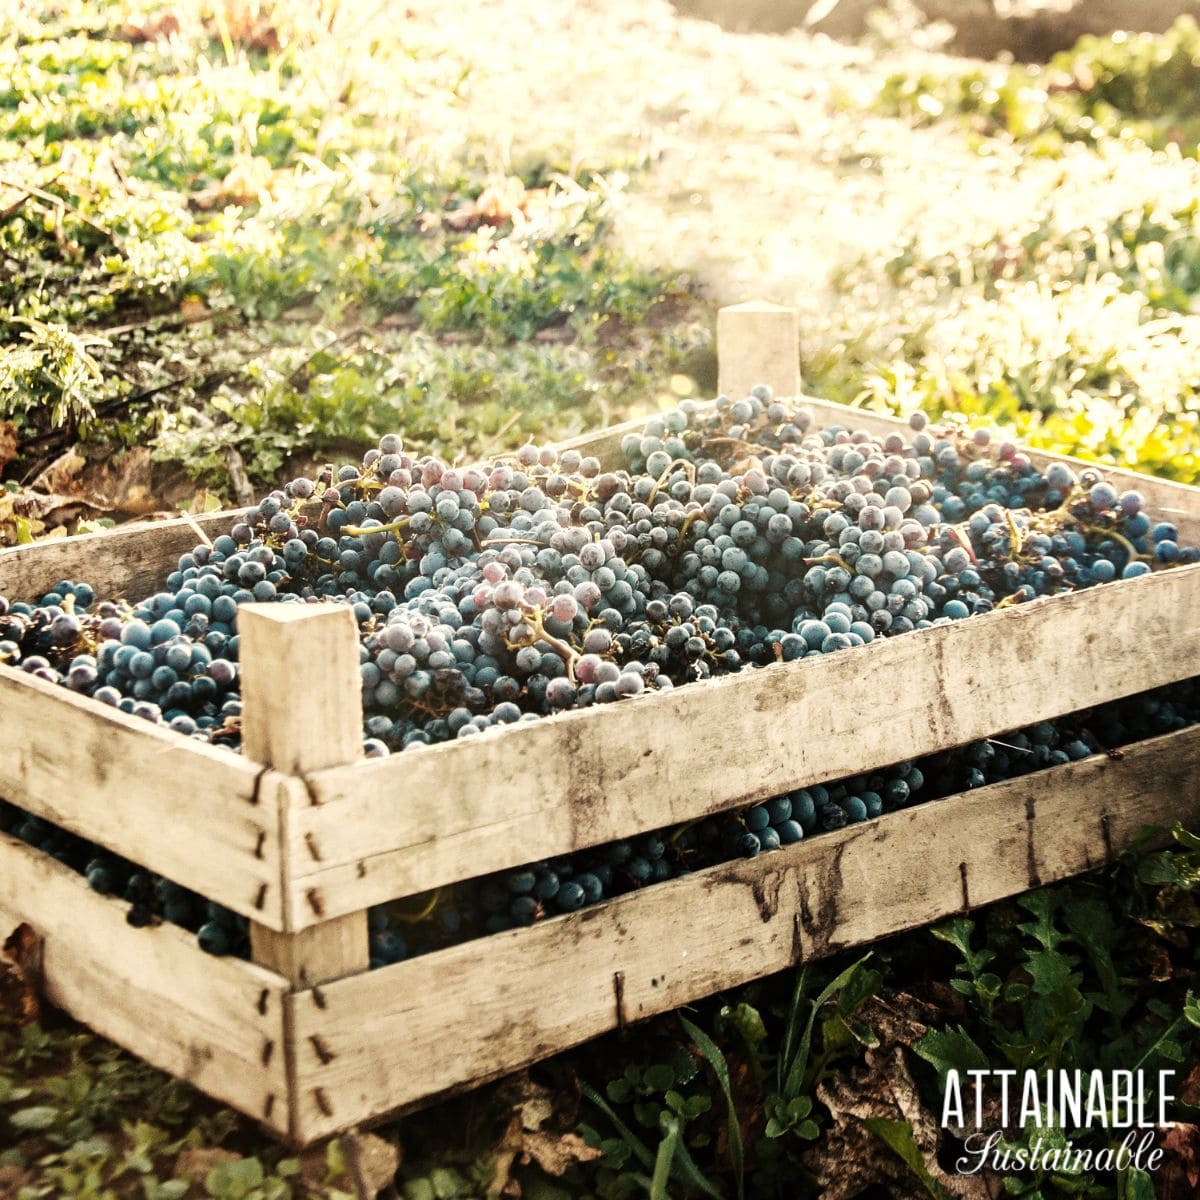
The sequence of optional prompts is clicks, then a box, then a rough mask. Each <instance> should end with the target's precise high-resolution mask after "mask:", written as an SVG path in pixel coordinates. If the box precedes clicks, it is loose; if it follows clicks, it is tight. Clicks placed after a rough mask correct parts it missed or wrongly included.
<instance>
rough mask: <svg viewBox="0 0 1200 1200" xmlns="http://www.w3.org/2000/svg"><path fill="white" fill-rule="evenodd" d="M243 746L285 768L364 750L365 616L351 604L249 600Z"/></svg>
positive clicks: (242, 626) (354, 756)
mask: <svg viewBox="0 0 1200 1200" xmlns="http://www.w3.org/2000/svg"><path fill="white" fill-rule="evenodd" d="M238 634H239V636H240V638H241V644H240V646H239V660H240V663H241V695H242V752H243V753H244V754H245V755H246V757H247V758H250V759H253V760H254V761H255V762H259V763H263V764H265V765H266V766H270V767H274V768H275V769H276V770H277V771H282V772H283V773H284V774H285V775H300V774H303V773H304V772H306V771H316V770H319V769H320V768H321V767H329V766H334V765H335V764H341V763H352V762H355V761H356V760H358V759H359V758H361V757H362V752H363V749H362V744H363V718H362V681H361V680H360V678H359V672H358V622H357V621H356V620H355V619H354V611H353V609H351V608H350V606H349V605H348V604H279V603H275V604H243V605H241V606H240V607H239V608H238Z"/></svg>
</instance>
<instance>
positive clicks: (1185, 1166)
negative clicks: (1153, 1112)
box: [1158, 1125, 1200, 1200]
mask: <svg viewBox="0 0 1200 1200" xmlns="http://www.w3.org/2000/svg"><path fill="white" fill-rule="evenodd" d="M1160 1146H1161V1149H1162V1151H1163V1162H1162V1167H1161V1168H1160V1170H1159V1171H1158V1197H1159V1200H1194V1197H1195V1196H1196V1194H1197V1191H1200V1125H1175V1126H1173V1127H1172V1128H1171V1129H1168V1130H1167V1132H1166V1136H1165V1137H1164V1138H1163V1140H1162V1142H1161V1143H1160Z"/></svg>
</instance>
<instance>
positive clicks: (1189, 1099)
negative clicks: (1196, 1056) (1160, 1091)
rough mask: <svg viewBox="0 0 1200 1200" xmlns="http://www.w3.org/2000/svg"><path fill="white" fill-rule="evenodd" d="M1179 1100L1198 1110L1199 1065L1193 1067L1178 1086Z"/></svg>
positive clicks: (1199, 1102) (1199, 1106) (1199, 1099)
mask: <svg viewBox="0 0 1200 1200" xmlns="http://www.w3.org/2000/svg"><path fill="white" fill-rule="evenodd" d="M1179 1099H1180V1100H1181V1101H1182V1102H1183V1103H1184V1104H1190V1105H1191V1106H1192V1107H1193V1108H1200V1064H1197V1065H1196V1066H1194V1067H1193V1068H1192V1069H1191V1070H1190V1071H1189V1072H1188V1073H1187V1075H1186V1076H1185V1078H1184V1080H1183V1082H1182V1083H1181V1084H1180V1085H1179Z"/></svg>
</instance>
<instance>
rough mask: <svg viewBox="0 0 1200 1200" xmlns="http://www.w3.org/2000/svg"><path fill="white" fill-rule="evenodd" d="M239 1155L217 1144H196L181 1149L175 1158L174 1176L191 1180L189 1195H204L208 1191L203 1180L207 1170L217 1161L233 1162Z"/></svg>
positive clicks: (217, 1162)
mask: <svg viewBox="0 0 1200 1200" xmlns="http://www.w3.org/2000/svg"><path fill="white" fill-rule="evenodd" d="M241 1157H242V1156H241V1155H240V1154H234V1152H233V1151H232V1150H222V1149H221V1148H220V1147H219V1146H197V1147H194V1148H189V1149H187V1150H181V1151H180V1152H179V1156H178V1157H177V1158H176V1159H175V1172H174V1177H175V1178H176V1179H190V1180H191V1184H192V1186H191V1188H190V1189H189V1191H188V1195H189V1196H206V1195H207V1194H208V1192H207V1190H206V1188H205V1187H204V1181H205V1179H207V1178H208V1173H209V1171H211V1170H212V1169H213V1167H215V1166H217V1165H218V1164H219V1163H223V1162H234V1161H236V1160H237V1159H239V1158H241Z"/></svg>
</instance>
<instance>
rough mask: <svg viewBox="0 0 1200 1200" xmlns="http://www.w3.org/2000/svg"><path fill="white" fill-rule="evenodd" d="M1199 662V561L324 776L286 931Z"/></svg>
mask: <svg viewBox="0 0 1200 1200" xmlns="http://www.w3.org/2000/svg"><path fill="white" fill-rule="evenodd" d="M1197 662H1200V566H1193V567H1182V568H1178V569H1175V570H1172V571H1165V572H1162V573H1159V574H1155V575H1151V576H1145V577H1142V578H1140V579H1134V580H1127V581H1124V582H1118V583H1112V584H1106V585H1104V586H1103V587H1097V588H1089V589H1086V590H1084V591H1081V592H1076V593H1073V594H1072V595H1068V596H1049V597H1043V598H1041V599H1039V600H1034V601H1031V602H1029V603H1027V604H1021V605H1016V606H1013V607H1012V608H1008V609H1003V610H998V611H996V612H993V613H988V614H985V615H983V616H978V617H971V618H969V619H968V620H965V621H961V622H955V623H953V624H951V625H948V626H940V627H937V628H934V629H929V630H924V631H921V632H916V633H908V634H904V635H902V636H900V637H894V638H882V639H879V640H877V641H876V642H874V643H872V644H870V645H869V646H865V647H861V648H858V649H854V650H846V651H842V652H840V653H838V654H832V655H825V656H822V657H820V658H812V659H802V660H800V661H799V662H796V663H788V664H781V665H776V666H772V667H766V668H762V669H758V670H746V671H743V672H741V673H739V674H737V675H732V676H722V677H719V678H716V679H712V680H708V681H705V682H702V683H692V684H688V685H687V686H686V687H681V688H678V689H675V690H674V691H671V692H668V693H666V694H665V695H648V696H644V697H639V698H637V699H635V700H630V701H622V702H621V703H619V704H613V705H604V706H599V707H597V708H592V709H585V710H583V711H581V712H573V713H564V714H562V715H559V716H555V717H550V718H547V719H545V720H543V721H539V722H538V723H537V724H536V725H530V726H526V725H520V726H514V727H513V728H511V729H507V730H498V731H494V732H489V733H488V735H487V736H486V737H480V738H471V739H469V740H467V741H465V742H451V743H447V744H445V745H443V746H432V747H429V748H428V749H421V750H419V751H406V752H405V753H404V754H401V755H398V756H393V757H392V758H390V759H381V760H377V761H371V762H365V763H360V764H356V765H355V766H353V767H349V768H346V767H338V768H333V769H330V770H327V771H317V772H314V773H313V774H312V775H311V776H309V780H308V782H309V788H310V791H311V794H312V797H313V799H314V800H315V801H316V803H315V804H314V805H312V806H310V807H307V808H302V809H300V810H298V811H297V812H296V813H295V814H294V819H293V822H292V825H291V828H290V842H289V844H288V846H287V849H286V850H285V853H287V854H288V855H290V856H291V861H292V870H293V876H292V891H291V895H290V896H289V900H288V909H289V913H290V919H291V920H292V921H293V922H295V927H296V928H299V927H301V926H302V925H303V924H305V923H307V922H311V921H312V919H313V917H312V911H311V908H310V907H308V906H307V905H306V903H305V901H304V897H305V896H306V895H307V894H308V893H309V892H311V890H312V889H314V888H315V889H317V890H318V891H319V893H320V895H321V899H322V909H323V911H324V912H325V913H326V914H327V915H331V916H332V915H336V914H339V913H342V912H347V911H351V910H353V909H355V908H361V907H363V906H364V905H368V904H375V903H379V902H382V901H384V900H388V899H392V898H394V897H397V896H400V895H404V894H409V893H413V892H421V891H425V890H427V889H429V888H432V887H435V886H438V885H440V884H445V883H450V882H453V881H455V880H459V879H466V878H470V877H473V876H476V875H481V874H486V873H489V872H491V871H496V870H501V869H503V868H507V867H513V866H518V865H520V864H521V863H525V862H532V861H535V860H537V859H540V858H549V857H554V856H556V855H559V854H565V853H568V852H570V851H573V850H577V849H581V848H584V847H587V846H595V845H599V844H602V843H604V842H610V841H614V840H616V839H618V838H622V837H629V836H632V835H633V834H635V833H642V832H646V831H649V830H655V829H662V828H665V827H666V826H669V825H674V824H677V823H679V822H682V821H686V820H690V819H692V818H694V817H699V816H704V815H707V814H709V813H713V812H717V811H720V810H722V809H726V808H732V807H735V806H737V805H739V804H745V803H752V802H754V801H756V800H760V799H763V798H766V797H768V796H775V795H779V794H780V793H781V792H785V791H788V790H789V789H790V788H793V787H797V786H800V785H802V784H808V783H820V782H823V781H826V780H831V779H841V778H845V777H846V776H848V775H855V774H858V773H860V772H862V771H866V770H873V769H876V768H878V767H882V766H886V765H888V764H891V763H895V762H898V761H900V760H902V759H905V758H909V757H917V756H920V755H923V754H930V753H933V752H936V751H939V750H943V749H946V748H948V747H950V746H955V745H960V744H962V743H964V742H969V741H973V740H974V739H976V738H980V737H986V736H988V735H989V734H995V733H997V732H999V731H1002V730H1007V729H1015V728H1017V727H1018V726H1021V725H1026V724H1030V723H1032V722H1034V721H1040V720H1044V719H1048V718H1050V717H1055V716H1060V715H1062V714H1063V713H1067V712H1072V711H1075V710H1077V709H1080V708H1086V707H1090V706H1091V705H1094V704H1098V703H1102V702H1104V701H1108V700H1112V699H1116V698H1118V697H1120V696H1126V695H1129V694H1131V693H1134V692H1140V691H1145V690H1148V689H1150V688H1154V687H1159V686H1161V685H1163V684H1166V683H1170V682H1173V681H1175V680H1177V679H1180V678H1186V677H1187V676H1189V675H1191V674H1194V673H1195V670H1196V663H1197ZM788 731H790V735H789V732H788ZM872 731H874V732H872ZM748 763H753V764H754V769H753V771H750V770H747V764H748ZM306 908H307V911H306Z"/></svg>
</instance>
